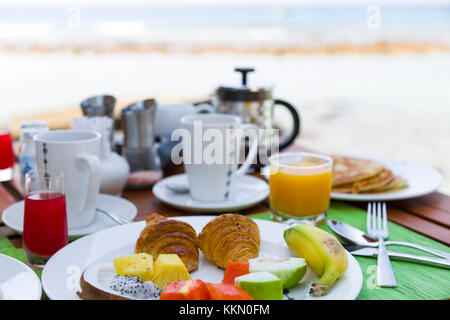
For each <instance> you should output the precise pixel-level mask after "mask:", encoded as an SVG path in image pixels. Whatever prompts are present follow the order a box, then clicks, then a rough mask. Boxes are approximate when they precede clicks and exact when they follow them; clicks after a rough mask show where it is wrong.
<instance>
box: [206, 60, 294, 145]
mask: <svg viewBox="0 0 450 320" xmlns="http://www.w3.org/2000/svg"><path fill="white" fill-rule="evenodd" d="M234 70H235V71H236V72H240V73H241V75H242V83H241V85H239V86H229V85H223V86H219V87H218V88H217V90H216V94H215V98H214V101H213V102H212V104H213V106H214V107H215V111H216V112H217V113H226V114H233V115H237V116H239V117H241V119H242V121H243V123H252V124H255V125H256V126H258V127H259V128H261V129H274V128H275V129H276V128H277V127H278V125H279V124H278V125H277V124H276V123H275V122H274V109H275V108H276V107H283V108H284V109H286V110H287V111H288V112H287V114H289V115H290V117H291V120H292V121H291V123H292V126H291V130H289V132H280V141H279V145H278V149H279V150H282V149H284V148H286V147H288V146H289V145H290V144H292V143H293V142H294V140H295V138H296V137H297V135H298V134H299V132H300V115H299V113H298V111H297V109H296V108H295V107H294V106H293V105H292V104H290V103H288V102H286V101H284V100H281V99H275V98H274V97H273V96H272V92H273V87H270V86H269V87H264V86H250V85H249V84H248V79H247V78H248V74H249V73H250V72H253V71H255V69H253V68H235V69H234ZM284 121H289V119H283V122H284ZM280 131H283V130H281V129H280Z"/></svg>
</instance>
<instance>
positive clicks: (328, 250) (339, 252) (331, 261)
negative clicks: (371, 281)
mask: <svg viewBox="0 0 450 320" xmlns="http://www.w3.org/2000/svg"><path fill="white" fill-rule="evenodd" d="M284 240H285V241H286V243H287V245H288V247H289V249H291V251H292V253H293V254H294V255H295V256H297V257H301V258H304V259H305V260H306V263H307V264H308V265H309V266H310V267H311V269H312V270H313V271H314V272H315V273H316V274H317V275H318V276H320V279H319V280H317V281H316V282H314V283H313V284H312V285H311V289H310V291H309V294H311V295H313V296H323V295H325V294H326V293H327V292H328V290H329V289H330V288H331V286H332V285H333V284H334V282H335V281H336V280H337V279H339V278H340V277H341V276H342V275H343V274H344V273H345V271H346V270H347V266H348V261H347V253H346V251H345V249H344V247H343V246H342V245H341V244H340V243H339V241H338V240H337V239H336V238H335V237H334V236H333V235H331V234H330V233H328V232H326V231H323V230H321V229H319V228H316V227H313V226H310V225H297V226H295V227H292V228H289V229H287V230H285V231H284Z"/></svg>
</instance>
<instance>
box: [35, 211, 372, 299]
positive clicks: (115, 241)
mask: <svg viewBox="0 0 450 320" xmlns="http://www.w3.org/2000/svg"><path fill="white" fill-rule="evenodd" d="M213 218H215V217H214V216H195V217H177V220H180V221H183V222H186V223H189V224H190V225H191V226H192V227H193V228H194V229H195V231H196V232H197V233H199V232H200V231H201V230H202V228H203V227H204V226H205V225H206V224H207V223H208V222H210V221H211V220H212V219H213ZM254 221H255V223H256V224H257V225H258V228H259V230H260V235H261V247H260V251H259V256H260V257H265V258H281V257H283V258H285V257H293V255H292V253H291V251H290V250H289V249H288V247H287V245H286V244H285V242H284V240H283V232H284V230H285V229H286V228H288V227H289V226H287V225H284V224H279V223H275V222H271V221H264V220H257V219H255V220H254ZM144 226H145V222H144V221H142V222H135V223H132V224H127V225H122V226H117V227H114V228H110V229H107V230H103V231H100V232H98V233H95V234H91V235H89V236H86V237H83V238H81V239H78V240H76V241H74V242H72V243H70V244H69V245H67V246H66V247H64V248H63V249H61V250H60V251H58V252H57V253H56V254H55V255H54V256H52V257H51V258H50V260H49V261H48V262H47V264H46V265H45V268H44V270H43V272H42V285H43V288H44V290H45V292H46V294H47V296H48V297H49V298H50V299H58V300H60V299H62V300H71V299H79V298H78V296H77V294H76V292H77V291H79V280H80V277H81V274H82V272H83V270H85V269H86V267H88V266H90V265H93V264H95V263H98V262H107V261H112V260H113V259H114V258H117V257H121V256H127V255H131V254H133V253H134V248H135V244H136V240H137V239H138V237H139V234H140V233H141V231H142V229H143V228H144ZM347 256H348V269H347V271H346V272H345V274H344V275H343V276H342V277H341V278H340V279H339V280H338V281H337V282H336V283H335V284H334V286H333V287H332V288H331V289H330V291H329V292H328V293H327V294H326V295H325V296H322V297H312V296H310V295H309V294H308V291H309V284H310V283H311V282H312V281H315V280H316V279H317V276H316V275H315V274H314V273H313V272H312V271H311V270H308V271H307V273H306V275H305V277H304V278H303V280H302V283H301V284H300V285H297V286H296V287H294V288H292V289H289V292H285V295H284V299H314V300H316V299H339V300H342V299H344V300H351V299H355V298H356V297H357V296H358V294H359V292H360V290H361V287H362V281H363V277H362V272H361V268H360V266H359V264H358V262H357V261H356V260H355V258H354V257H353V256H352V255H351V254H349V253H348V252H347ZM191 277H192V278H193V279H201V280H203V281H208V282H213V283H220V282H221V281H222V278H223V270H221V269H219V268H217V267H216V266H215V265H213V264H212V263H210V262H209V261H208V260H206V258H205V257H204V256H203V254H202V253H201V252H200V257H199V266H198V270H196V271H194V272H192V273H191Z"/></svg>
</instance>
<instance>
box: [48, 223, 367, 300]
mask: <svg viewBox="0 0 450 320" xmlns="http://www.w3.org/2000/svg"><path fill="white" fill-rule="evenodd" d="M175 218H176V219H180V220H182V219H186V220H196V219H198V220H208V221H210V220H211V219H214V218H217V216H214V215H202V216H179V217H175ZM251 219H252V220H254V221H255V222H260V223H262V224H270V225H276V226H277V228H278V227H281V228H289V227H290V226H289V225H279V224H278V223H276V222H273V221H268V220H263V219H254V218H251ZM139 224H141V225H143V226H145V220H142V221H136V222H133V223H132V224H126V225H119V226H115V227H112V228H108V229H105V230H101V231H99V232H96V233H92V234H90V235H87V236H85V237H83V238H80V239H78V240H75V241H73V242H71V243H70V244H69V245H68V246H66V247H64V248H62V249H61V250H60V251H58V252H57V253H56V254H55V255H53V256H52V257H51V258H50V260H49V261H48V262H47V264H46V265H45V267H44V269H43V270H42V276H41V278H42V280H41V282H42V288H43V290H44V292H45V293H46V295H47V297H48V298H49V299H51V300H58V298H57V297H56V296H54V295H53V294H52V293H51V292H50V291H49V288H48V286H47V282H48V280H47V277H48V275H47V274H48V272H49V271H48V266H49V265H50V264H51V263H52V260H55V259H57V256H58V254H60V252H61V251H63V250H67V249H66V248H68V247H69V246H70V245H72V244H73V243H76V242H80V241H88V240H84V239H86V238H89V237H94V236H95V235H96V234H97V233H102V232H103V233H104V232H113V231H114V230H113V229H117V228H124V227H127V226H130V225H134V226H135V227H136V228H137V225H139ZM344 250H345V249H344ZM345 251H346V253H347V257H348V258H349V261H352V262H351V264H352V266H354V267H355V268H356V270H357V274H354V275H352V278H354V280H355V281H356V282H357V283H358V285H357V287H356V288H355V290H354V294H353V295H351V296H349V297H347V298H346V299H342V300H355V299H356V298H357V297H358V295H359V293H360V292H361V290H362V287H363V281H364V278H363V274H362V269H361V266H360V265H359V263H358V261H357V260H356V258H355V257H354V256H353V255H352V254H351V253H350V252H348V251H347V250H345ZM313 299H314V298H313Z"/></svg>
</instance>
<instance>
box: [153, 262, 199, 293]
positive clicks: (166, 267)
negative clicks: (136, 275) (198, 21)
mask: <svg viewBox="0 0 450 320" xmlns="http://www.w3.org/2000/svg"><path fill="white" fill-rule="evenodd" d="M190 279H191V276H190V275H189V272H188V271H187V269H186V266H185V265H184V263H183V261H181V259H180V258H179V257H178V256H177V255H176V254H160V255H159V256H158V259H156V262H155V266H154V272H153V279H152V280H153V282H154V283H155V284H156V285H157V286H158V288H159V289H160V290H163V289H164V287H165V286H166V284H167V283H169V282H172V281H182V280H190Z"/></svg>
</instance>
